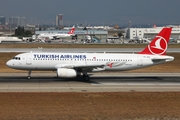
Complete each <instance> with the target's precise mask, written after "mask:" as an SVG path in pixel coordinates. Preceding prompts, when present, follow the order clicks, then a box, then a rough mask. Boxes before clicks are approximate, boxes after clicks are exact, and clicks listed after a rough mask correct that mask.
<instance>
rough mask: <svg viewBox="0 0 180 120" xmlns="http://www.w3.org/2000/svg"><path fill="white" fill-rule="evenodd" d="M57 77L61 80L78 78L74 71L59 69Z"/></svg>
mask: <svg viewBox="0 0 180 120" xmlns="http://www.w3.org/2000/svg"><path fill="white" fill-rule="evenodd" d="M57 76H58V77H61V78H74V77H76V76H77V72H76V71H75V70H74V69H67V68H58V69H57Z"/></svg>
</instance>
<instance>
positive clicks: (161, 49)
mask: <svg viewBox="0 0 180 120" xmlns="http://www.w3.org/2000/svg"><path fill="white" fill-rule="evenodd" d="M148 49H149V51H150V52H151V53H152V54H159V55H162V54H163V53H165V52H166V50H167V41H166V39H165V38H163V37H162V36H156V38H155V41H154V42H153V43H152V44H150V45H148Z"/></svg>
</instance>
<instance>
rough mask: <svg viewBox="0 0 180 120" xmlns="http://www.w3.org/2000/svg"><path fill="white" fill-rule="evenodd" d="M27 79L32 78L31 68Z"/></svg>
mask: <svg viewBox="0 0 180 120" xmlns="http://www.w3.org/2000/svg"><path fill="white" fill-rule="evenodd" d="M27 79H28V80H30V79H31V70H29V71H28V76H27Z"/></svg>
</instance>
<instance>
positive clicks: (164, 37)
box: [139, 28, 172, 55]
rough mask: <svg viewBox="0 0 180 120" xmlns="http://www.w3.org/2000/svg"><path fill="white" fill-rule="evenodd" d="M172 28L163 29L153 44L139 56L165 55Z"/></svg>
mask: <svg viewBox="0 0 180 120" xmlns="http://www.w3.org/2000/svg"><path fill="white" fill-rule="evenodd" d="M171 31H172V28H163V29H162V30H161V32H160V33H159V34H158V35H157V36H156V37H155V38H154V39H153V40H152V41H151V43H150V44H149V45H148V46H147V47H146V48H145V49H144V50H143V51H141V52H139V54H154V55H165V54H166V50H167V47H168V42H169V38H170V35H171Z"/></svg>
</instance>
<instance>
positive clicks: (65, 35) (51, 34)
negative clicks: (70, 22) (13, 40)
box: [37, 26, 75, 40]
mask: <svg viewBox="0 0 180 120" xmlns="http://www.w3.org/2000/svg"><path fill="white" fill-rule="evenodd" d="M74 30H75V26H73V27H72V28H71V30H70V31H69V32H68V33H67V34H66V33H64V34H61V33H56V34H55V33H42V34H39V35H38V36H37V38H39V39H41V38H49V39H51V40H52V39H54V38H65V37H71V36H74V35H75V34H74Z"/></svg>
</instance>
